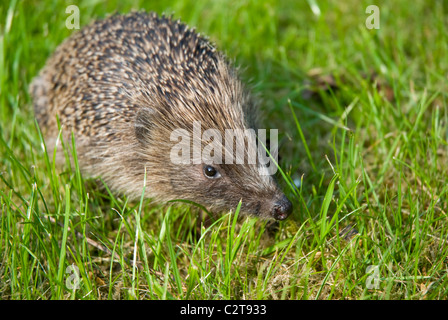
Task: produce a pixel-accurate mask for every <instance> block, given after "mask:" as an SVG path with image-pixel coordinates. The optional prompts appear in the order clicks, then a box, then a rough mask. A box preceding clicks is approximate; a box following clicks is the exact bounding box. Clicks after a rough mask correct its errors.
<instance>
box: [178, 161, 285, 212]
mask: <svg viewBox="0 0 448 320" xmlns="http://www.w3.org/2000/svg"><path fill="white" fill-rule="evenodd" d="M174 170H176V173H174V174H173V169H172V168H171V174H170V194H172V195H173V196H174V197H175V198H177V199H187V200H190V201H193V202H196V203H198V204H200V205H203V206H205V207H206V208H207V209H208V210H210V211H213V212H226V211H229V210H235V209H236V208H237V206H238V203H239V202H240V201H242V205H241V213H243V214H248V215H252V216H257V217H260V218H267V219H272V218H274V219H276V220H284V219H286V218H287V217H288V216H289V214H290V213H291V212H292V204H291V202H290V201H289V200H288V199H287V198H286V196H285V195H284V194H283V193H282V192H281V191H280V189H279V188H278V186H277V183H276V181H275V179H274V178H273V177H272V176H261V175H257V176H253V175H251V172H255V171H256V170H257V168H256V166H254V165H243V164H213V165H210V164H206V163H202V164H197V165H195V164H189V165H180V166H177V167H176V169H174Z"/></svg>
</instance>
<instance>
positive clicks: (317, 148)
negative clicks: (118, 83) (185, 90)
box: [0, 0, 448, 299]
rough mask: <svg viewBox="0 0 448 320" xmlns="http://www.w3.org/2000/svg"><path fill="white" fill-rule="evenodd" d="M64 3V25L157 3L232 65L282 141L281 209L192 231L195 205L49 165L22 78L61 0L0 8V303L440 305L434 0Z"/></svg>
mask: <svg viewBox="0 0 448 320" xmlns="http://www.w3.org/2000/svg"><path fill="white" fill-rule="evenodd" d="M74 3H75V4H77V5H78V6H79V8H80V12H81V25H85V24H87V23H89V22H90V21H91V20H92V19H94V18H97V17H104V16H105V15H106V14H108V13H111V12H113V11H115V10H116V11H119V12H127V11H129V10H131V9H132V8H134V9H139V8H144V9H146V10H152V11H156V12H159V13H161V12H166V13H174V16H175V17H176V18H182V20H183V21H185V22H187V23H188V24H190V25H192V26H196V27H197V30H199V31H200V32H201V33H204V34H207V35H208V36H209V37H210V39H211V40H212V41H213V42H215V43H216V44H217V46H218V47H219V49H221V50H223V51H225V52H226V53H227V54H228V56H229V57H231V58H232V59H235V61H236V63H237V64H239V65H241V66H242V67H243V69H244V73H243V76H244V79H246V80H247V81H249V80H250V81H251V82H252V84H253V86H254V90H255V91H256V92H257V93H260V94H261V95H262V97H263V103H262V105H261V108H262V110H263V112H264V119H265V126H266V127H267V128H278V129H279V132H280V134H281V137H282V146H281V149H280V154H281V161H280V166H281V168H282V171H283V173H284V177H286V179H284V178H283V177H282V176H281V175H280V180H281V181H282V183H283V186H284V189H285V191H286V193H287V194H288V196H289V197H290V199H292V200H293V202H294V206H295V210H294V214H293V216H292V217H291V218H290V219H288V220H287V221H284V222H281V223H280V224H278V225H272V224H271V223H270V222H266V221H260V220H257V219H254V218H245V217H240V216H239V215H238V214H230V213H229V214H223V215H221V216H218V217H217V219H216V220H214V221H212V222H208V223H205V224H204V223H202V220H201V218H200V216H199V215H198V211H199V210H197V209H196V208H195V207H194V206H189V205H186V204H182V203H179V204H171V205H166V206H154V205H151V202H150V200H142V201H137V202H134V203H131V202H129V201H128V200H127V199H126V198H123V197H118V196H117V195H114V194H112V193H110V192H109V191H108V189H107V187H106V188H103V187H101V182H98V181H92V180H86V179H84V178H83V177H82V175H81V173H80V172H79V170H78V169H77V167H76V166H75V168H74V169H71V168H70V167H69V166H66V167H64V168H62V169H61V168H56V167H55V166H54V162H53V155H51V154H50V155H48V156H47V155H46V152H45V151H44V146H43V143H42V137H41V135H40V133H39V131H38V129H37V127H36V125H35V121H34V117H33V113H32V108H31V104H30V97H29V95H28V93H27V88H28V85H29V83H30V81H31V79H32V78H33V76H35V75H36V73H37V72H38V70H39V69H40V68H41V67H42V66H43V64H44V63H45V60H46V59H47V57H48V56H49V54H50V53H51V52H52V51H53V50H54V49H55V47H56V46H57V45H58V44H59V43H60V42H61V41H62V40H63V39H64V38H66V37H67V36H68V35H69V34H70V33H71V32H72V31H71V30H68V29H67V28H66V27H65V19H66V18H67V17H68V14H66V13H65V8H66V5H67V4H66V3H65V1H52V2H51V4H47V2H46V1H20V0H17V1H9V2H8V1H3V2H2V3H1V4H0V212H1V216H0V298H1V299H147V298H148V299H446V297H447V296H448V278H447V270H448V266H447V263H448V260H447V253H448V252H447V251H448V246H447V245H446V242H447V239H448V238H447V237H448V219H447V212H448V200H447V199H448V196H447V193H448V184H447V182H446V181H447V176H448V130H447V126H448V106H447V92H448V90H447V89H448V88H447V75H448V59H447V57H448V31H447V30H448V29H447V26H448V24H447V23H448V5H447V4H446V3H445V2H444V1H436V0H433V1H426V0H417V1H413V2H412V4H410V3H409V1H404V0H397V1H394V2H393V3H392V2H390V1H381V2H377V5H378V6H379V8H380V19H381V20H380V21H381V24H380V29H379V30H375V29H373V30H369V29H367V28H366V27H365V20H366V18H367V16H368V15H367V14H366V13H365V8H366V7H367V6H368V5H370V4H371V3H370V2H367V1H358V0H350V1H343V2H341V1H317V0H309V1H292V0H291V1H281V2H280V1H270V0H261V1H202V0H200V1H198V0H195V1H188V0H178V1H160V2H157V3H158V4H155V2H154V3H153V2H152V1H151V2H145V1H101V0H100V1H79V2H76V1H74ZM316 6H317V8H319V11H320V14H318V11H316V9H314V10H312V9H311V8H312V7H313V8H316ZM65 147H66V149H67V150H68V149H73V144H72V142H71V141H65ZM291 179H296V180H301V181H302V184H301V185H300V187H298V188H291V187H290V186H291V184H290V183H288V182H290V181H291ZM285 180H287V181H285ZM98 185H100V187H98ZM234 211H236V212H238V209H237V208H235V210H234ZM351 227H354V228H355V229H356V230H357V233H356V234H355V235H354V236H352V237H345V236H344V235H340V233H341V232H342V231H343V229H344V228H351ZM69 266H72V267H70V268H69V269H67V267H69ZM369 266H377V271H378V276H379V279H380V281H379V286H378V288H371V289H369V288H368V286H367V285H366V281H367V280H369V279H368V277H369V274H368V273H367V268H368V267H369ZM74 267H77V268H78V270H79V286H78V287H76V286H75V287H72V289H70V283H73V279H74V278H75V274H74V273H73V271H72V270H73V268H74ZM71 268H72V269H71ZM67 271H68V272H67ZM367 282H368V281H367Z"/></svg>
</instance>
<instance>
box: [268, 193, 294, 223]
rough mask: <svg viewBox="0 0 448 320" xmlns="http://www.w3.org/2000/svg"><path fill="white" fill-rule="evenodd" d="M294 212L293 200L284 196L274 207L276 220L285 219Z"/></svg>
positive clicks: (273, 212) (273, 215) (273, 211)
mask: <svg viewBox="0 0 448 320" xmlns="http://www.w3.org/2000/svg"><path fill="white" fill-rule="evenodd" d="M291 212H292V203H291V201H289V200H288V198H286V196H283V197H282V198H281V199H280V200H277V202H276V203H275V204H274V206H273V207H272V211H271V214H272V217H273V218H274V219H276V220H285V219H286V218H287V217H288V216H289V215H290V214H291Z"/></svg>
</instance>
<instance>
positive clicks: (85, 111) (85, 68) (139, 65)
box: [30, 12, 292, 219]
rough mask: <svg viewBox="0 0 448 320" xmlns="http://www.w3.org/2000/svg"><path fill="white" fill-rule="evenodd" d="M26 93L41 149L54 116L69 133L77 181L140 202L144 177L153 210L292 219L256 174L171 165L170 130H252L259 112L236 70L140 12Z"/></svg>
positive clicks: (68, 47) (85, 36)
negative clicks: (182, 202) (169, 207)
mask: <svg viewBox="0 0 448 320" xmlns="http://www.w3.org/2000/svg"><path fill="white" fill-rule="evenodd" d="M30 92H31V95H32V97H33V100H34V109H35V115H36V118H37V120H38V123H39V125H40V127H41V129H42V131H43V133H44V136H45V140H46V144H47V148H49V149H50V151H51V148H52V147H54V146H55V144H56V141H57V137H58V133H59V130H58V125H57V120H56V115H57V116H58V117H59V121H60V124H61V127H62V132H63V135H64V137H65V139H67V138H69V137H70V134H71V133H72V132H73V133H74V136H75V139H76V146H77V154H78V162H79V165H80V168H81V170H82V171H83V173H84V174H86V175H88V176H93V177H95V176H101V177H102V179H103V180H104V181H105V182H106V183H107V184H108V186H109V187H110V188H111V189H113V190H115V191H117V192H121V193H125V194H127V195H128V196H129V197H131V198H137V197H139V196H141V193H142V187H143V181H144V180H145V179H144V178H145V175H146V192H145V195H146V196H147V197H150V198H153V199H154V200H156V201H159V202H160V201H162V202H164V201H168V200H174V199H187V200H191V201H194V202H197V203H199V204H202V205H204V206H205V207H206V208H208V209H209V210H212V211H227V210H230V209H234V208H236V206H237V205H238V202H239V201H240V200H242V209H241V211H242V212H245V213H248V214H253V215H257V216H260V217H267V218H272V217H273V218H276V219H284V218H286V217H287V216H288V215H289V213H290V212H291V210H292V205H291V203H290V202H289V200H288V199H287V198H286V197H285V196H284V194H283V193H282V192H281V191H280V190H279V187H278V185H277V183H276V182H275V179H274V177H273V176H270V175H260V174H259V165H257V164H255V165H254V164H216V165H212V166H211V165H207V164H205V163H204V162H200V163H198V162H195V163H194V162H193V163H188V164H174V163H173V161H171V159H170V150H171V149H172V147H173V145H174V144H175V142H174V141H171V140H172V139H170V135H171V134H172V132H173V130H176V129H179V128H180V129H183V130H186V131H187V132H192V130H193V124H194V123H200V124H201V125H202V129H203V130H206V129H215V130H217V131H218V132H221V133H224V131H225V130H226V129H248V128H253V129H255V128H257V124H256V117H255V115H256V114H257V109H256V105H255V104H256V103H255V102H254V100H253V98H252V96H251V95H250V93H249V92H248V90H247V89H246V88H245V87H244V86H243V85H242V83H241V81H240V80H239V78H238V74H237V72H236V70H235V69H234V68H232V67H231V66H230V65H229V63H228V61H227V60H226V58H225V57H224V55H222V54H221V53H220V52H218V51H216V49H215V48H214V47H213V46H212V45H211V44H210V43H209V42H208V41H207V40H206V39H205V38H204V37H202V36H200V35H199V34H198V33H196V32H195V31H194V30H192V29H190V28H188V27H187V26H186V25H184V24H182V23H180V22H179V21H173V20H171V19H170V18H167V17H164V16H162V17H160V16H157V15H156V14H146V13H143V12H133V13H130V14H127V15H113V16H111V17H108V18H106V19H104V20H100V21H96V22H94V23H92V24H90V25H88V26H86V27H85V28H83V29H82V30H80V31H79V32H76V33H74V34H73V35H72V36H70V37H69V38H68V39H66V40H65V41H64V42H63V43H62V44H61V45H60V46H59V47H58V48H57V49H56V51H55V53H54V54H53V55H52V57H51V58H50V59H49V60H48V61H47V64H46V65H45V67H44V68H43V69H42V70H41V72H40V73H39V75H38V76H37V77H36V78H35V79H34V80H33V82H32V84H31V88H30ZM223 135H224V134H223ZM204 143H205V141H202V142H201V144H202V145H203V144H204ZM223 148H224V147H223ZM232 148H233V146H232ZM245 148H248V146H247V145H245ZM224 152H225V151H224ZM212 173H215V175H213V176H212V175H211V174H212Z"/></svg>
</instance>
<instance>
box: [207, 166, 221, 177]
mask: <svg viewBox="0 0 448 320" xmlns="http://www.w3.org/2000/svg"><path fill="white" fill-rule="evenodd" d="M204 175H205V176H206V177H207V178H210V179H214V178H219V177H220V176H221V175H220V174H219V172H218V170H216V169H215V167H212V166H209V165H206V166H204Z"/></svg>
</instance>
